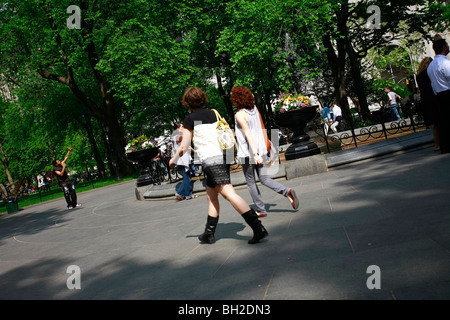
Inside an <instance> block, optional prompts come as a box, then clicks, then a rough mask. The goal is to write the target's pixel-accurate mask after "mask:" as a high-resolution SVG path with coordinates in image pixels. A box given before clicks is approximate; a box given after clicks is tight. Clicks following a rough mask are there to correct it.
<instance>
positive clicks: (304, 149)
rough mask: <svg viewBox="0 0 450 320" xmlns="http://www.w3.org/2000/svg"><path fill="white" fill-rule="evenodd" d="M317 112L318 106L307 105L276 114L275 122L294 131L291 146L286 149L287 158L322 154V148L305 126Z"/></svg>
mask: <svg viewBox="0 0 450 320" xmlns="http://www.w3.org/2000/svg"><path fill="white" fill-rule="evenodd" d="M316 114H317V107H305V108H301V109H297V110H292V111H286V112H283V113H279V114H277V115H275V117H274V120H275V123H276V124H278V125H279V126H280V127H284V128H288V129H289V130H291V131H292V132H293V135H292V139H291V142H292V144H291V146H290V147H289V148H288V149H287V150H286V153H285V156H286V160H293V159H299V158H305V157H309V156H313V155H316V154H320V153H321V152H320V149H319V147H318V146H317V144H315V143H314V142H312V141H310V138H311V137H310V136H309V135H308V134H306V133H305V127H306V125H307V124H308V122H310V121H311V120H313V119H314V117H315V116H316Z"/></svg>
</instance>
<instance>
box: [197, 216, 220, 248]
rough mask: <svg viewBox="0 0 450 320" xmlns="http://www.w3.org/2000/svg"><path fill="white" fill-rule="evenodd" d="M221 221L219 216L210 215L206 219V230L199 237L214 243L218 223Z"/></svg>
mask: <svg viewBox="0 0 450 320" xmlns="http://www.w3.org/2000/svg"><path fill="white" fill-rule="evenodd" d="M218 222H219V217H217V218H214V217H211V216H209V215H208V218H207V220H206V226H205V232H204V233H203V234H202V235H200V236H198V239H199V240H200V241H202V242H206V243H209V244H212V243H214V242H216V238H214V233H215V232H216V227H217V223H218Z"/></svg>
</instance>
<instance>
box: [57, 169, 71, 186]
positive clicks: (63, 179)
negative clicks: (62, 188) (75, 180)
mask: <svg viewBox="0 0 450 320" xmlns="http://www.w3.org/2000/svg"><path fill="white" fill-rule="evenodd" d="M62 169H63V168H62V167H54V168H53V173H54V174H55V176H56V178H58V182H59V184H62V183H65V182H70V179H69V175H68V174H67V172H66V170H64V172H63V174H62V176H60V175H59V174H56V171H60V172H61V171H62Z"/></svg>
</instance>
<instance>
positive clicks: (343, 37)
mask: <svg viewBox="0 0 450 320" xmlns="http://www.w3.org/2000/svg"><path fill="white" fill-rule="evenodd" d="M336 17H337V30H336V31H337V36H336V39H335V41H336V50H337V54H336V51H335V48H334V46H333V43H332V40H331V39H332V38H331V37H332V34H331V33H332V32H333V31H331V30H330V31H329V32H328V33H327V34H326V35H324V36H323V37H322V42H323V44H324V46H325V48H326V56H327V59H328V62H329V64H330V67H331V71H332V74H333V79H334V91H335V100H336V103H337V104H338V105H339V106H340V107H341V109H342V117H343V118H344V119H345V120H346V122H348V123H351V121H352V117H351V113H350V108H349V104H348V100H347V92H346V81H345V66H346V56H347V43H348V40H347V38H348V30H347V21H348V18H349V6H348V3H347V2H345V3H343V4H342V5H341V7H340V10H339V11H337V12H336Z"/></svg>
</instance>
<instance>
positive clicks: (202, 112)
mask: <svg viewBox="0 0 450 320" xmlns="http://www.w3.org/2000/svg"><path fill="white" fill-rule="evenodd" d="M216 121H217V117H216V113H215V112H214V111H212V110H210V109H198V110H195V111H193V112H191V113H190V114H188V115H187V116H186V118H184V122H183V126H184V127H185V128H187V129H189V130H194V126H196V125H198V124H208V123H214V122H216Z"/></svg>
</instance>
